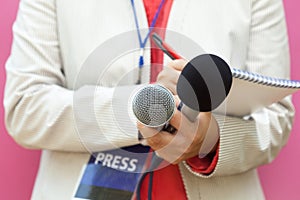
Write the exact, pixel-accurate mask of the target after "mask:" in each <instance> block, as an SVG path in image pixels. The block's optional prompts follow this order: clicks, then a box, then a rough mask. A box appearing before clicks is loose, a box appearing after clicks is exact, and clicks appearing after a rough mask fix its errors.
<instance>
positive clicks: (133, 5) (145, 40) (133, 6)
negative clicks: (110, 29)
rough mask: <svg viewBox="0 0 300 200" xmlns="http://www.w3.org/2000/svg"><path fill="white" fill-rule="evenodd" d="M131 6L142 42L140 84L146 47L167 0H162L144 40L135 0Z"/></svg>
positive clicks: (132, 0)
mask: <svg viewBox="0 0 300 200" xmlns="http://www.w3.org/2000/svg"><path fill="white" fill-rule="evenodd" d="M130 2H131V6H132V11H133V15H134V22H135V27H136V30H137V34H138V38H139V43H140V50H141V51H140V57H139V72H138V80H137V82H136V84H140V83H141V79H142V68H143V66H144V49H145V46H146V43H147V41H148V39H149V36H150V33H151V32H152V30H153V28H154V26H155V24H156V21H157V19H158V16H159V13H160V11H161V9H162V6H163V4H164V2H165V0H162V1H161V2H160V4H159V6H158V8H157V10H156V13H155V15H154V17H153V19H152V22H151V24H150V27H149V31H148V33H147V35H146V37H145V38H144V40H142V36H141V32H140V26H139V22H138V18H137V13H136V8H135V4H134V0H131V1H130Z"/></svg>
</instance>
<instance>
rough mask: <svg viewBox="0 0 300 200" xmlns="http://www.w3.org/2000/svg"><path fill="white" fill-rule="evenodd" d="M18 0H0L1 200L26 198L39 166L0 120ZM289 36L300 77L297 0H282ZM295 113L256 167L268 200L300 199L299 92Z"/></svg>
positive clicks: (294, 67)
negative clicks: (286, 132) (276, 147)
mask: <svg viewBox="0 0 300 200" xmlns="http://www.w3.org/2000/svg"><path fill="white" fill-rule="evenodd" d="M18 2H19V1H18V0H1V6H0V91H1V92H0V99H1V106H0V116H1V117H0V119H1V120H0V199H9V200H20V199H21V200H23V199H29V198H30V194H31V190H32V187H33V183H34V178H35V176H36V172H37V169H38V162H39V155H40V152H39V151H34V150H25V149H23V148H22V147H19V146H18V145H16V144H15V142H14V141H13V140H12V139H11V138H10V137H9V136H8V135H7V133H6V130H5V127H4V122H3V120H2V119H3V112H4V111H3V106H2V99H3V88H4V82H5V75H4V74H5V71H4V63H5V61H6V59H7V57H8V55H9V52H10V45H11V40H12V35H11V26H12V23H13V21H14V19H15V15H16V12H17V7H18ZM284 3H285V8H286V16H287V23H288V31H289V36H290V47H291V58H292V78H293V79H298V80H300V20H299V18H300V12H299V8H300V2H299V1H297V0H285V1H284ZM293 101H294V103H295V106H296V109H297V111H298V112H297V114H296V119H295V124H294V128H293V132H292V135H291V137H290V140H289V142H288V145H287V146H286V147H285V148H284V149H283V151H282V152H281V153H280V155H279V156H278V157H277V159H276V160H275V161H274V162H273V163H272V164H269V165H266V166H263V167H261V168H260V169H259V174H260V177H261V181H262V185H263V188H264V190H265V194H266V197H267V199H268V200H282V199H289V200H299V199H300V145H299V144H300V135H299V131H300V103H299V101H300V92H298V93H297V94H295V95H294V96H293Z"/></svg>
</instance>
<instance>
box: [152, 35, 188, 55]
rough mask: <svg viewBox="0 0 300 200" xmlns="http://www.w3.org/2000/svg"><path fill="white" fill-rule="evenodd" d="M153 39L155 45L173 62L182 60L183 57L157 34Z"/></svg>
mask: <svg viewBox="0 0 300 200" xmlns="http://www.w3.org/2000/svg"><path fill="white" fill-rule="evenodd" d="M152 39H153V40H154V42H155V44H156V45H157V46H158V47H159V48H160V49H161V50H162V51H163V52H164V53H165V54H166V55H168V56H169V57H170V58H171V59H172V60H175V59H182V57H181V56H180V55H178V54H177V53H176V52H175V51H174V50H173V49H172V48H171V47H170V46H169V45H168V44H167V43H166V42H164V41H163V40H162V39H161V37H160V36H159V35H158V34H157V33H153V34H152Z"/></svg>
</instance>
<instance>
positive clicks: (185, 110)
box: [162, 102, 199, 134]
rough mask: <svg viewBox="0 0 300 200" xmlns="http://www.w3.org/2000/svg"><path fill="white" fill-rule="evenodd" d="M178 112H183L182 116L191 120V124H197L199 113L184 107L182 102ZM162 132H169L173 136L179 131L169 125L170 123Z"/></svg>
mask: <svg viewBox="0 0 300 200" xmlns="http://www.w3.org/2000/svg"><path fill="white" fill-rule="evenodd" d="M177 110H179V111H181V112H182V114H184V116H186V117H187V118H188V120H190V122H195V121H196V119H197V117H198V115H199V111H196V110H193V109H190V108H189V107H188V106H186V105H184V104H183V103H182V102H180V104H179V106H178V107H177ZM162 130H164V131H167V132H169V133H171V134H173V133H175V132H176V131H177V129H176V128H175V127H173V126H172V125H171V124H169V122H168V123H166V124H165V125H164V127H163V128H162Z"/></svg>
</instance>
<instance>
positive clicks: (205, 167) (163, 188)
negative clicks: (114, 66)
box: [141, 0, 218, 200]
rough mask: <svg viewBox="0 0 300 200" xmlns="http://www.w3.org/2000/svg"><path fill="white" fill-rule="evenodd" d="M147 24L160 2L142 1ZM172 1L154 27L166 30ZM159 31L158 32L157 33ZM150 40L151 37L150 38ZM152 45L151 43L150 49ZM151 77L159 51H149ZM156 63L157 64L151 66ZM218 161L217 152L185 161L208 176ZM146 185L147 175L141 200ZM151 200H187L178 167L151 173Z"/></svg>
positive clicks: (157, 66)
mask: <svg viewBox="0 0 300 200" xmlns="http://www.w3.org/2000/svg"><path fill="white" fill-rule="evenodd" d="M143 2H144V6H145V10H146V14H147V19H148V24H151V22H152V19H153V17H154V15H155V13H156V10H157V8H158V6H159V4H160V3H161V0H143ZM172 3H173V0H165V3H164V5H163V7H162V9H161V11H160V13H159V16H158V19H157V21H156V24H155V27H158V28H166V25H167V22H168V18H169V13H170V10H171V7H172ZM158 30H159V31H158ZM154 31H155V32H156V33H158V34H159V35H160V36H161V37H162V38H164V36H165V32H164V31H163V29H156V30H154ZM150 38H151V37H150ZM153 45H154V43H153V41H151V47H152V46H153ZM151 63H152V64H151V76H150V82H155V81H156V77H157V74H158V73H159V72H160V71H161V70H162V63H163V52H162V51H161V50H159V49H155V48H152V49H151ZM153 63H157V64H153ZM217 160H218V150H217V151H216V152H215V153H214V154H212V155H208V156H206V157H205V158H202V159H199V158H198V157H197V156H196V157H194V158H191V159H189V160H187V163H188V164H189V165H190V167H191V168H192V169H193V170H194V171H196V172H199V173H203V174H209V173H211V172H212V171H213V170H214V168H215V166H216V163H217ZM148 183H149V175H147V176H146V177H145V179H144V180H143V183H142V187H141V199H147V198H148ZM152 199H155V200H166V199H173V200H177V199H178V200H185V199H187V197H186V193H185V188H184V185H183V181H182V178H181V175H180V172H179V168H178V165H171V164H170V165H168V166H167V167H164V168H162V169H159V170H155V171H154V173H153V183H152Z"/></svg>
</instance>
